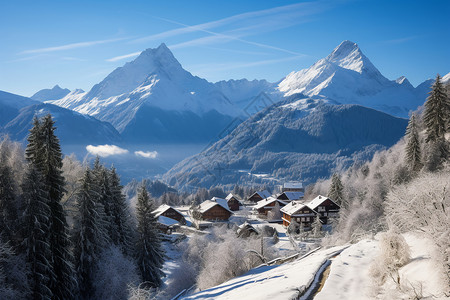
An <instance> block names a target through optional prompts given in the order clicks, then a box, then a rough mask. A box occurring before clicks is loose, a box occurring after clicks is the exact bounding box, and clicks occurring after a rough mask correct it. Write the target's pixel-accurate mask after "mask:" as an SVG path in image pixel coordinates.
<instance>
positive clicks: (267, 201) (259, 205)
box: [253, 197, 287, 209]
mask: <svg viewBox="0 0 450 300" xmlns="http://www.w3.org/2000/svg"><path fill="white" fill-rule="evenodd" d="M275 201H278V203H280V204H283V205H286V204H287V203H286V202H284V201H283V200H279V199H277V198H274V197H268V198H266V199H263V200H260V201H258V202H257V203H256V205H255V206H253V209H260V208H263V207H264V206H267V205H269V204H272V203H273V202H275Z"/></svg>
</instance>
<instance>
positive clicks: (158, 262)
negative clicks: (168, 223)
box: [136, 185, 165, 287]
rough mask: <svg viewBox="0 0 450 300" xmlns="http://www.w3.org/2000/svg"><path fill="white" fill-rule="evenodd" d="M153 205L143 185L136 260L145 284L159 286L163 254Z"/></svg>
mask: <svg viewBox="0 0 450 300" xmlns="http://www.w3.org/2000/svg"><path fill="white" fill-rule="evenodd" d="M153 210H154V205H153V203H152V201H151V200H150V196H149V194H148V192H147V189H146V188H145V186H144V185H142V187H141V188H140V190H139V193H138V199H137V205H136V217H137V222H138V224H137V231H138V239H137V243H136V260H137V264H138V268H139V271H140V273H141V276H142V279H143V281H144V283H145V285H146V286H149V287H159V286H160V285H161V283H162V281H161V277H163V276H165V275H164V273H163V272H162V270H161V269H162V266H163V264H164V258H165V254H164V251H163V249H162V245H161V237H160V234H159V232H158V229H157V219H156V217H155V215H154V214H153V213H152V211H153Z"/></svg>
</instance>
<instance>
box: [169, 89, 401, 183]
mask: <svg viewBox="0 0 450 300" xmlns="http://www.w3.org/2000/svg"><path fill="white" fill-rule="evenodd" d="M375 124H376V125H375ZM406 125H407V120H406V119H401V118H397V117H393V116H391V115H388V114H386V113H383V112H380V111H378V110H374V109H370V108H366V107H363V106H360V105H352V104H346V105H335V104H330V102H329V101H328V100H326V99H313V98H309V97H305V96H302V95H299V94H295V95H293V96H291V97H289V98H288V99H286V100H284V101H280V102H278V103H275V104H273V105H272V106H270V107H268V108H266V109H265V110H263V111H261V112H259V113H257V114H256V115H254V116H253V117H251V118H249V119H247V120H246V121H244V122H243V123H242V124H240V125H239V126H238V127H237V128H236V129H235V130H234V131H233V132H231V133H230V134H229V135H227V136H226V137H224V138H223V139H221V140H219V141H218V142H216V143H215V144H213V145H212V146H211V147H210V148H208V149H206V150H205V151H203V152H201V153H199V154H198V155H195V156H193V157H190V158H187V159H185V160H184V161H182V162H180V163H178V164H177V165H175V166H174V167H173V168H172V169H171V170H170V171H169V172H168V173H166V174H165V175H164V178H165V180H166V181H167V182H169V183H170V184H172V185H177V186H178V187H183V186H184V187H187V186H197V187H207V186H211V185H214V184H235V183H239V182H241V183H249V182H261V180H262V182H264V180H268V179H270V178H275V179H283V180H298V178H302V180H303V181H304V182H305V183H309V182H313V181H314V180H316V179H317V178H320V177H326V176H329V175H330V172H331V170H333V169H336V168H340V167H344V166H349V165H350V164H352V163H353V162H354V161H355V160H359V159H368V158H369V157H371V155H372V154H373V153H374V152H375V151H376V150H379V149H381V148H383V147H388V146H391V145H393V144H394V143H395V142H397V141H398V139H399V138H400V137H401V136H403V135H404V133H405V128H406Z"/></svg>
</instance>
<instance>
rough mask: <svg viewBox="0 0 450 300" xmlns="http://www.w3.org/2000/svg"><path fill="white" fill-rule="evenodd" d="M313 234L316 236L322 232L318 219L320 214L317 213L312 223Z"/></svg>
mask: <svg viewBox="0 0 450 300" xmlns="http://www.w3.org/2000/svg"><path fill="white" fill-rule="evenodd" d="M312 230H313V235H314V237H315V238H318V237H320V236H321V234H322V222H321V221H320V216H319V215H318V214H317V215H316V218H315V219H314V222H313V224H312Z"/></svg>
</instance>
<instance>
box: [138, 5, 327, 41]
mask: <svg viewBox="0 0 450 300" xmlns="http://www.w3.org/2000/svg"><path fill="white" fill-rule="evenodd" d="M330 3H331V2H330V1H318V2H306V3H296V4H290V5H284V6H278V7H273V8H269V9H264V10H258V11H252V12H246V13H242V14H237V15H234V16H230V17H226V18H222V19H219V20H215V21H210V22H206V23H202V24H197V25H190V26H187V25H184V26H183V27H182V28H177V29H172V30H168V31H165V32H162V33H158V34H153V35H149V36H146V37H143V38H139V39H136V40H134V41H133V42H148V41H153V40H160V39H167V38H168V37H173V36H177V35H182V34H186V33H191V32H196V31H205V30H208V29H213V28H218V27H222V26H226V25H230V24H234V23H241V22H245V23H248V22H252V23H253V25H252V26H253V29H254V30H258V29H260V28H261V27H262V26H266V27H272V28H273V27H274V25H275V24H274V23H273V22H257V21H256V20H255V19H260V18H267V17H272V19H273V18H276V20H277V22H283V21H284V23H288V21H289V23H290V24H292V21H293V19H297V20H301V19H299V18H298V17H301V16H307V15H312V14H316V13H318V12H321V11H323V10H325V9H327V7H328V6H329V4H330ZM287 16H292V17H291V18H289V20H287V19H288V18H287ZM155 18H157V19H160V20H163V21H167V22H171V23H174V24H177V23H176V22H173V21H171V20H168V19H164V18H161V17H155ZM255 24H258V25H257V26H256V25H255ZM238 27H242V26H241V25H239V26H238Z"/></svg>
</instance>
